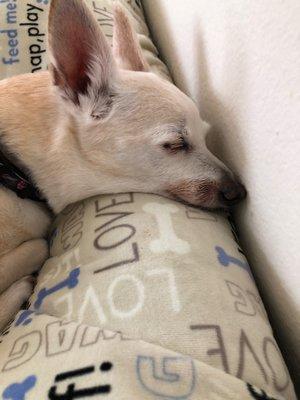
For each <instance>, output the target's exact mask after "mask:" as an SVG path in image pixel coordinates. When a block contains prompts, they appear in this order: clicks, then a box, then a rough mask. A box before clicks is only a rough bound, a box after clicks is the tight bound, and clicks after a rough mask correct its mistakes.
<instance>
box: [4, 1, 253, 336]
mask: <svg viewBox="0 0 300 400" xmlns="http://www.w3.org/2000/svg"><path fill="white" fill-rule="evenodd" d="M114 20H115V23H114V39H113V50H111V49H110V46H109V45H108V43H107V41H106V39H105V37H104V35H103V33H102V32H101V29H100V28H99V25H98V23H97V21H96V20H95V19H94V18H93V16H92V14H91V13H90V12H89V10H88V8H87V7H86V5H85V4H84V2H83V1H82V0H52V2H51V10H50V17H49V47H50V53H51V68H50V72H42V73H37V74H28V75H21V76H16V77H14V78H11V79H6V80H3V81H1V82H0V142H1V146H0V150H1V151H2V154H3V153H5V156H6V157H7V158H8V159H9V160H10V162H11V163H12V164H13V165H14V166H16V167H17V168H19V169H21V170H22V171H25V172H26V173H27V174H29V175H30V177H31V179H32V180H33V181H34V183H35V185H36V186H37V187H38V189H39V191H40V193H42V195H43V197H44V198H45V199H47V202H48V204H49V206H50V207H51V208H52V210H53V211H54V212H55V213H58V212H59V211H61V210H62V209H63V208H64V207H65V206H66V205H67V204H69V203H73V202H76V201H79V200H81V199H84V198H87V197H90V196H93V195H96V194H99V193H114V192H122V191H124V192H151V193H157V194H161V195H164V196H168V197H171V198H174V199H180V200H182V201H185V202H188V203H190V204H193V205H196V206H201V207H204V208H224V207H227V206H229V205H231V204H233V203H235V202H237V201H239V200H241V199H242V198H243V197H245V189H244V188H243V186H242V185H241V184H239V183H238V182H237V181H236V180H235V178H234V177H233V174H232V173H231V172H230V171H229V170H228V168H226V167H225V166H224V165H223V164H222V163H221V162H220V161H219V160H218V159H217V158H215V157H214V156H213V155H212V154H211V153H210V152H209V151H208V149H207V147H206V144H205V135H206V133H207V130H208V125H207V124H206V123H205V122H203V121H202V120H201V118H200V116H199V112H198V110H197V108H196V106H195V104H194V103H193V102H192V100H190V99H189V98H188V97H187V96H185V95H184V94H183V93H182V92H181V91H180V90H178V89H177V88H176V87H175V86H174V85H172V84H171V83H169V82H167V81H164V80H163V79H162V78H160V77H158V76H156V75H154V74H153V73H151V72H149V66H148V65H147V62H146V61H145V59H144V58H143V55H142V52H141V48H140V47H139V44H138V40H137V37H136V35H135V32H134V31H133V29H132V28H131V25H130V23H129V20H128V19H127V17H126V15H125V13H124V11H123V10H122V8H121V7H120V6H116V7H115V11H114ZM0 161H1V160H0ZM0 183H2V184H3V185H2V186H1V187H0V226H1V231H0V293H2V295H1V296H0V328H1V327H4V326H5V324H7V323H8V321H9V320H10V318H11V317H12V316H13V315H14V314H15V313H16V312H17V310H18V309H19V307H20V306H21V304H22V303H23V302H24V301H25V300H26V299H27V298H28V296H29V295H30V293H31V290H32V284H33V282H32V279H31V278H28V276H29V275H30V274H31V273H33V272H34V271H36V270H37V269H38V268H39V267H40V266H41V264H42V263H43V262H44V261H45V259H46V258H47V255H48V250H47V244H46V241H45V240H44V239H43V238H44V237H45V235H46V232H47V229H48V226H49V223H50V220H51V218H50V214H48V212H47V211H46V208H45V207H44V206H42V205H41V204H40V203H38V202H35V201H32V200H29V199H21V198H20V197H18V196H17V195H16V194H15V193H14V192H13V191H11V190H9V189H8V187H9V186H8V187H7V185H5V183H3V182H1V180H0ZM5 186H6V187H5ZM24 277H25V278H24Z"/></svg>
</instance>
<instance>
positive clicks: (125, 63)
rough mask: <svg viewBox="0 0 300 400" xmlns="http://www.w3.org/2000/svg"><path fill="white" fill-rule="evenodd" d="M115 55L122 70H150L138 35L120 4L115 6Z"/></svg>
mask: <svg viewBox="0 0 300 400" xmlns="http://www.w3.org/2000/svg"><path fill="white" fill-rule="evenodd" d="M113 54H114V57H115V60H116V62H117V65H118V67H119V68H121V69H127V70H131V71H144V72H147V71H149V70H150V67H149V65H148V63H147V61H146V60H145V58H144V56H143V54H142V49H141V46H140V44H139V41H138V37H137V34H136V32H135V31H134V29H133V28H132V26H131V23H130V21H129V19H128V17H127V15H126V11H125V10H124V8H123V6H121V5H120V4H115V6H114V34H113Z"/></svg>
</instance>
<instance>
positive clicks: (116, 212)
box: [0, 0, 296, 400]
mask: <svg viewBox="0 0 300 400" xmlns="http://www.w3.org/2000/svg"><path fill="white" fill-rule="evenodd" d="M13 3H14V4H17V10H18V12H17V14H16V15H17V18H18V23H17V24H16V29H17V35H18V43H19V50H20V53H19V55H18V57H19V58H20V63H13V64H12V65H9V64H8V65H6V66H5V68H4V69H3V68H2V67H3V64H2V65H1V68H2V69H1V77H6V76H11V75H14V74H16V73H21V72H26V71H32V67H33V59H32V55H31V54H30V51H28V49H30V46H34V45H35V44H37V43H39V42H35V41H37V40H38V38H39V37H38V36H31V35H28V32H29V30H28V26H26V25H20V24H21V23H23V22H24V21H26V19H27V20H29V21H30V19H35V18H37V19H38V22H36V21H32V23H38V25H33V27H37V29H39V32H40V33H41V32H42V33H44V32H45V31H46V28H45V21H46V16H47V11H48V7H49V4H45V3H46V1H38V0H37V1H33V2H31V3H30V4H29V3H28V4H27V2H26V3H25V2H23V1H18V2H14V1H12V0H7V1H4V2H3V1H1V0H0V18H1V19H0V21H1V27H2V26H3V21H4V23H5V21H6V18H7V14H6V11H5V10H7V7H8V4H13ZM89 4H90V6H91V7H92V9H93V10H94V12H95V13H96V15H97V17H98V19H99V23H100V24H101V25H102V28H103V29H104V30H105V32H106V35H107V37H108V38H111V34H112V20H111V14H110V10H111V8H110V7H111V2H110V1H109V0H106V1H104V0H98V1H89ZM138 4H139V2H135V1H128V2H126V6H127V7H128V10H130V12H131V13H132V18H133V20H134V21H135V24H136V28H137V30H138V31H139V32H140V33H141V35H140V36H139V38H140V40H141V42H142V44H143V48H144V51H146V54H147V57H148V61H149V62H150V64H151V66H152V68H153V70H155V71H156V72H159V73H161V74H167V70H166V68H165V66H164V65H163V64H162V63H161V62H160V61H159V60H158V58H157V54H156V52H155V48H154V47H153V45H152V44H151V41H150V39H149V38H147V34H148V31H147V28H146V25H145V24H144V22H143V20H142V11H141V9H140V7H139V5H138ZM33 6H34V7H38V8H40V9H41V10H42V11H34V8H33V9H32V10H31V11H30V13H32V15H31V14H30V13H29V12H28V9H29V7H33ZM30 15H31V16H30ZM104 15H106V17H104ZM1 29H2V28H1ZM5 29H6V28H5ZM12 29H13V28H12ZM33 31H34V30H32V31H30V32H33ZM36 32H37V31H36ZM5 39H6V34H5V33H4V34H3V33H1V34H0V40H1V42H0V43H1V46H2V54H6V53H7V52H9V49H7V47H6V42H5ZM42 39H43V40H44V36H41V40H42ZM41 45H42V43H41ZM43 45H44V44H43ZM31 48H32V49H33V48H35V47H31ZM36 49H37V47H36ZM43 49H44V47H43ZM40 57H41V58H40V59H41V64H39V66H40V67H41V68H45V66H46V64H47V58H46V53H45V52H41V54H40ZM36 62H37V61H36ZM39 66H38V67H39ZM36 72H37V71H36ZM50 243H51V258H50V259H49V260H48V261H47V262H46V264H45V265H44V267H43V268H42V271H41V273H40V276H39V278H38V282H37V286H36V289H35V293H34V295H33V296H32V298H31V302H30V303H31V304H30V307H29V310H25V311H21V312H20V313H19V314H18V315H17V316H16V318H15V320H14V321H13V322H12V323H11V325H10V327H8V329H7V330H6V331H5V332H4V333H3V335H2V337H1V338H0V342H1V343H0V398H1V399H3V400H6V399H11V400H41V399H62V400H63V399H65V400H67V399H88V398H90V397H92V398H107V399H111V400H129V399H132V400H140V399H145V400H148V399H149V400H151V399H163V400H170V399H171V400H172V399H177V400H179V399H192V400H201V399H203V400H204V399H205V400H217V399H218V400H219V399H228V400H229V399H230V400H234V399H236V400H240V399H245V400H247V399H249V400H250V399H278V400H279V399H289V400H294V399H296V397H295V394H294V390H293V385H292V382H291V380H290V377H289V374H288V372H287V369H286V367H285V364H284V362H283V360H282V357H281V354H280V351H279V349H278V347H277V344H276V341H275V339H274V337H273V335H272V329H271V327H270V325H269V322H268V318H267V316H266V312H265V309H264V307H263V304H262V302H261V299H260V297H259V294H258V292H257V289H256V286H255V282H254V280H253V277H252V275H251V272H250V268H249V265H248V264H247V261H246V260H245V258H244V256H243V253H242V251H241V249H240V247H239V245H238V244H237V242H236V240H235V237H234V235H233V231H232V228H231V225H230V224H229V222H228V220H227V218H226V216H225V215H222V214H213V213H208V212H204V211H200V210H197V209H195V208H192V207H187V206H184V205H182V204H180V203H176V202H174V201H171V200H167V199H165V198H162V197H159V196H154V195H142V194H115V195H106V196H99V197H96V198H92V199H88V200H85V201H83V202H80V203H78V204H75V205H70V206H69V207H68V208H67V209H66V210H64V211H63V212H62V213H61V214H60V215H59V216H58V217H57V219H56V221H55V223H54V226H53V230H52V235H51V240H50ZM267 393H268V394H267ZM1 396H2V397H1Z"/></svg>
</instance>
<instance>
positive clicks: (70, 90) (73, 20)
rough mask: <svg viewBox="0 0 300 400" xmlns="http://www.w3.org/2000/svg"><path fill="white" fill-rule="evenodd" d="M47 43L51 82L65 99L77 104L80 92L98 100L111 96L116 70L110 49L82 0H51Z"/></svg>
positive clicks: (104, 101) (104, 102)
mask: <svg viewBox="0 0 300 400" xmlns="http://www.w3.org/2000/svg"><path fill="white" fill-rule="evenodd" d="M49 46H50V53H51V58H52V59H51V61H52V66H51V70H52V74H53V78H54V84H55V85H56V86H58V87H59V88H60V89H61V90H62V91H63V96H64V97H65V98H67V99H69V100H71V101H72V102H73V103H75V104H80V96H81V95H86V96H89V97H95V99H97V100H98V99H99V97H101V96H104V97H105V96H106V97H107V98H109V97H110V89H111V86H112V83H113V76H114V72H115V66H114V61H113V56H112V52H111V50H110V47H109V45H108V43H107V41H106V38H105V36H104V34H103V33H102V31H101V29H100V27H99V25H98V23H97V21H96V20H95V18H94V17H93V15H92V13H91V12H90V10H89V9H88V8H87V6H86V5H85V4H84V1H83V0H52V1H51V9H50V15H49ZM95 99H91V100H95ZM101 103H103V104H106V103H109V102H107V101H106V100H105V99H103V101H101Z"/></svg>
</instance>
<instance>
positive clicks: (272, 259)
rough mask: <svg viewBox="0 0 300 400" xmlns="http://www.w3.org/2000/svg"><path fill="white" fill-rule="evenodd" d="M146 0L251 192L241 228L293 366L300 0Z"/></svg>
mask: <svg viewBox="0 0 300 400" xmlns="http://www.w3.org/2000/svg"><path fill="white" fill-rule="evenodd" d="M143 3H144V7H145V10H146V14H147V15H148V19H149V25H150V26H151V27H152V34H153V36H154V39H155V41H156V43H157V44H158V47H159V49H160V51H161V54H162V57H163V58H164V59H166V61H167V64H168V65H169V67H170V69H171V72H172V74H173V76H174V78H175V81H176V83H177V84H178V86H180V87H181V88H182V89H183V90H184V91H185V92H187V93H189V94H190V95H191V96H192V97H193V98H194V99H195V100H196V102H197V103H198V105H199V107H200V110H201V114H202V116H203V117H204V118H205V119H207V120H208V121H209V122H210V123H212V124H214V125H215V127H216V130H215V132H214V134H213V137H212V146H213V148H214V149H215V150H216V151H217V154H218V155H219V156H220V157H221V158H222V159H223V160H224V161H226V162H227V163H228V164H229V165H230V166H231V167H232V168H233V169H234V170H235V171H237V172H238V173H239V174H240V176H241V178H242V180H243V182H244V183H245V184H246V186H247V188H248V191H249V197H248V200H247V202H246V203H245V204H243V205H242V206H240V207H239V209H238V210H237V222H238V227H239V230H240V233H241V236H242V242H243V245H244V248H245V250H246V253H247V254H248V258H249V260H250V263H251V265H252V268H253V269H254V272H255V276H256V278H257V281H258V284H259V287H260V289H261V291H262V294H263V298H264V301H265V303H266V305H267V307H268V310H269V314H270V317H271V321H272V323H273V325H274V326H275V328H276V329H275V333H276V334H277V336H278V339H279V343H280V345H281V348H283V347H284V349H283V350H284V351H285V355H287V354H288V355H289V356H290V357H289V360H288V361H289V365H290V367H292V369H293V372H294V374H295V371H296V369H298V372H299V363H300V312H299V310H300V275H299V273H300V262H299V259H300V257H299V247H300V241H299V236H300V2H299V0H272V1H270V0H243V1H241V0H144V1H143ZM294 376H295V375H294ZM298 381H299V382H300V376H299V378H298Z"/></svg>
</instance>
